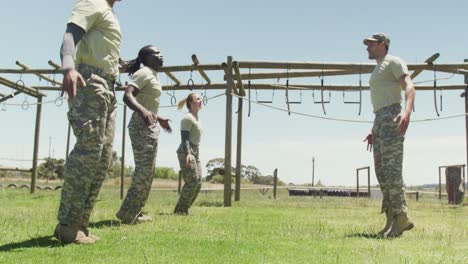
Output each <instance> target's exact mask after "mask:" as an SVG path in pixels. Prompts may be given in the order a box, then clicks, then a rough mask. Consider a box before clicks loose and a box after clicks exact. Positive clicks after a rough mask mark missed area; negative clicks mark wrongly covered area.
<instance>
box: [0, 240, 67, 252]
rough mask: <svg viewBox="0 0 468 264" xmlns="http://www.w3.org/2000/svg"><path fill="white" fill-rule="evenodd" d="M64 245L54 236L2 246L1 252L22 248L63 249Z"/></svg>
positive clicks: (0, 247)
mask: <svg viewBox="0 0 468 264" xmlns="http://www.w3.org/2000/svg"><path fill="white" fill-rule="evenodd" d="M62 246H64V244H63V243H61V242H60V241H58V240H57V239H55V238H54V237H53V236H44V237H35V238H31V239H29V240H25V241H21V242H16V243H10V244H5V245H2V246H0V252H2V251H10V250H15V249H20V248H53V247H62Z"/></svg>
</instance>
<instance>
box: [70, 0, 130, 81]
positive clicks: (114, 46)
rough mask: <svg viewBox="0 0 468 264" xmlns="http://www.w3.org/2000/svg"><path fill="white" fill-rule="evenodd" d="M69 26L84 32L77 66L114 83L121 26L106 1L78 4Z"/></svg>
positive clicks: (116, 75)
mask: <svg viewBox="0 0 468 264" xmlns="http://www.w3.org/2000/svg"><path fill="white" fill-rule="evenodd" d="M68 23H73V24H75V25H77V26H79V27H81V28H82V29H84V31H85V32H86V34H84V36H83V38H82V39H81V40H80V42H79V43H78V47H77V51H76V60H75V63H76V64H89V65H92V66H95V67H97V68H100V69H102V70H103V71H104V73H106V74H109V75H111V76H113V77H114V78H115V79H117V77H118V74H119V56H120V41H121V38H122V35H121V33H120V24H119V21H118V20H117V17H116V16H115V14H114V10H113V9H112V7H111V6H110V4H109V3H108V2H107V1H106V0H78V1H77V3H76V5H75V7H74V8H73V11H72V15H71V17H70V19H69V20H68Z"/></svg>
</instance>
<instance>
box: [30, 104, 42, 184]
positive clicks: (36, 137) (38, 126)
mask: <svg viewBox="0 0 468 264" xmlns="http://www.w3.org/2000/svg"><path fill="white" fill-rule="evenodd" d="M41 113H42V95H39V96H38V97H37V106H36V128H35V130H34V153H33V164H32V173H31V190H30V192H31V193H34V192H35V191H36V179H37V159H38V153H39V134H40V131H41Z"/></svg>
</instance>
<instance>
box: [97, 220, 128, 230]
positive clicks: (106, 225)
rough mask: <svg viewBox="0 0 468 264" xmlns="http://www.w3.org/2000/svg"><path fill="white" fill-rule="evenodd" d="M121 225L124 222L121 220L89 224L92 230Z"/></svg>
mask: <svg viewBox="0 0 468 264" xmlns="http://www.w3.org/2000/svg"><path fill="white" fill-rule="evenodd" d="M121 225H122V222H121V221H119V220H103V221H99V222H95V223H89V227H91V228H102V227H117V226H121Z"/></svg>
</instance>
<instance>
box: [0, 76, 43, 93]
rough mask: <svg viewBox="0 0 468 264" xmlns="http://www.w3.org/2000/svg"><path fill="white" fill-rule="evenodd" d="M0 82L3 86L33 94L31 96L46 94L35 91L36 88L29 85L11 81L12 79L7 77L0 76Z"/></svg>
mask: <svg viewBox="0 0 468 264" xmlns="http://www.w3.org/2000/svg"><path fill="white" fill-rule="evenodd" d="M0 84H3V85H5V86H8V87H10V88H13V89H15V90H17V91H21V92H23V93H25V94H27V95H30V96H33V97H38V96H46V95H45V94H43V93H41V92H39V91H37V90H36V89H33V88H31V87H28V86H26V85H24V86H23V85H22V84H18V85H17V83H15V82H13V81H10V80H8V79H5V78H3V77H1V76H0Z"/></svg>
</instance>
